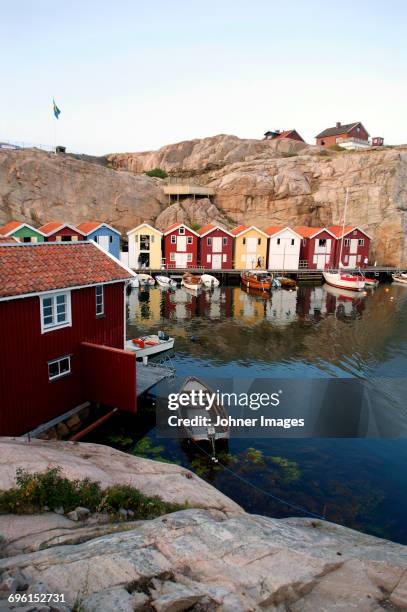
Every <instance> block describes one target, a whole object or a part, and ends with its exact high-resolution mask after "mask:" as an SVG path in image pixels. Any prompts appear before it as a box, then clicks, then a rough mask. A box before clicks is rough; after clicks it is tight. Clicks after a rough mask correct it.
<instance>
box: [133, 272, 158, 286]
mask: <svg viewBox="0 0 407 612" xmlns="http://www.w3.org/2000/svg"><path fill="white" fill-rule="evenodd" d="M137 277H138V280H139V283H140V285H155V280H154V278H153V277H152V276H151V275H150V274H145V273H141V274H137Z"/></svg>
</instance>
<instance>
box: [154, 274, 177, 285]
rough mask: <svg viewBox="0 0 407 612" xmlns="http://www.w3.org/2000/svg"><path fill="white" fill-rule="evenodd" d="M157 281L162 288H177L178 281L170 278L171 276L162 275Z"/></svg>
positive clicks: (157, 277) (156, 278)
mask: <svg viewBox="0 0 407 612" xmlns="http://www.w3.org/2000/svg"><path fill="white" fill-rule="evenodd" d="M155 280H156V281H157V283H158V284H159V285H160V287H176V286H177V281H176V280H174V279H172V278H170V277H169V276H161V275H160V274H159V275H158V276H156V277H155Z"/></svg>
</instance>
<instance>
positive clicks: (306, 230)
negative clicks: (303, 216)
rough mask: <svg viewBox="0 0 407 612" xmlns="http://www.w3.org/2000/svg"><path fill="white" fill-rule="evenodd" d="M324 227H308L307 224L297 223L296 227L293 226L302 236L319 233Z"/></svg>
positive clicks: (306, 236)
mask: <svg viewBox="0 0 407 612" xmlns="http://www.w3.org/2000/svg"><path fill="white" fill-rule="evenodd" d="M324 229H325V228H324V227H308V225H299V226H298V227H293V230H294V232H297V234H299V235H300V236H302V237H303V238H310V237H311V236H315V234H319V233H320V232H322V231H323V230H324Z"/></svg>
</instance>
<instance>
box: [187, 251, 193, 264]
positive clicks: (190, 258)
mask: <svg viewBox="0 0 407 612" xmlns="http://www.w3.org/2000/svg"><path fill="white" fill-rule="evenodd" d="M187 261H189V262H191V261H192V253H187Z"/></svg>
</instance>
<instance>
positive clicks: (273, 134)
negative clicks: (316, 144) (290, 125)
mask: <svg viewBox="0 0 407 612" xmlns="http://www.w3.org/2000/svg"><path fill="white" fill-rule="evenodd" d="M281 138H289V139H290V140H298V141H299V142H305V140H304V139H303V138H302V137H301V136H300V135H299V133H298V132H297V130H283V131H282V132H280V130H274V131H268V132H266V133H265V134H264V138H263V140H278V139H281Z"/></svg>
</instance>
